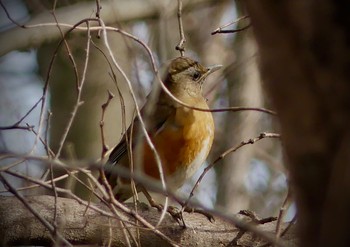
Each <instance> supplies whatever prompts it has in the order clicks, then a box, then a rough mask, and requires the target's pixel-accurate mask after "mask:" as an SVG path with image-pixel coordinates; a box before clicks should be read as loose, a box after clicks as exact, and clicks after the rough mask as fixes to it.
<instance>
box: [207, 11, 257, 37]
mask: <svg viewBox="0 0 350 247" xmlns="http://www.w3.org/2000/svg"><path fill="white" fill-rule="evenodd" d="M247 18H249V16H247V15H246V16H243V17H240V18H238V19H237V20H235V21H232V22H230V23H228V24H225V25H223V26H221V27H218V28H217V29H215V30H214V31H213V32H211V35H214V34H217V33H236V32H240V31H243V30H246V29H247V28H249V27H250V26H251V24H250V23H249V24H248V25H246V26H245V27H242V28H237V29H231V30H223V29H224V28H225V27H228V26H231V25H233V24H236V23H237V22H240V21H241V20H244V19H247Z"/></svg>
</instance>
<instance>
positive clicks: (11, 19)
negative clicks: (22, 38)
mask: <svg viewBox="0 0 350 247" xmlns="http://www.w3.org/2000/svg"><path fill="white" fill-rule="evenodd" d="M0 5H1V7H2V8H3V10H4V11H5V14H6V16H7V18H8V19H9V20H10V21H11V22H12V23H13V24H15V25H16V26H18V27H21V28H25V27H26V26H25V25H22V24H20V23H18V22H17V21H16V20H15V19H13V18H12V17H11V15H10V13H9V12H8V10H7V9H6V7H5V4H4V3H3V2H2V0H0Z"/></svg>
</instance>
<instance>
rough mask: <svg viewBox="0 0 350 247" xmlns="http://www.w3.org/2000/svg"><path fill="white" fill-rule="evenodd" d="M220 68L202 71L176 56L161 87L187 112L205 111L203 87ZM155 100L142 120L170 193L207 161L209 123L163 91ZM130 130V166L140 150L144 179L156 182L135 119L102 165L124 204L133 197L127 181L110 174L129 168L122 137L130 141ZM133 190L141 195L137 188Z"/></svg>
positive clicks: (209, 116)
mask: <svg viewBox="0 0 350 247" xmlns="http://www.w3.org/2000/svg"><path fill="white" fill-rule="evenodd" d="M220 67H221V66H220V65H216V66H211V67H205V66H203V65H201V64H200V63H198V62H196V61H194V60H192V59H190V58H187V57H178V58H175V59H173V60H171V61H170V64H169V66H168V67H167V70H166V73H165V77H164V78H163V82H164V85H165V86H166V87H167V89H168V90H169V91H170V92H171V94H172V95H173V96H175V97H176V98H177V99H178V100H180V101H181V102H183V103H185V104H187V105H189V106H192V107H197V108H203V109H208V105H207V100H206V98H205V97H203V94H202V86H203V82H204V81H205V79H206V78H207V76H208V75H209V74H211V73H212V72H214V71H216V70H218V69H219V68H220ZM157 96H158V98H157V100H156V101H155V104H154V103H153V104H154V105H153V107H152V108H151V111H150V112H149V114H148V116H147V119H145V122H146V129H147V132H148V134H149V135H150V138H151V140H152V143H153V144H154V146H155V148H156V150H157V152H158V154H159V157H160V159H161V164H162V168H163V171H164V175H165V181H166V184H167V187H168V188H169V189H171V190H174V191H175V190H177V189H178V188H180V187H181V186H182V185H183V184H184V183H185V181H186V180H187V179H188V178H190V177H191V176H192V175H193V174H194V173H195V172H196V171H197V169H198V168H199V167H200V166H201V165H202V164H203V163H204V161H205V160H206V158H207V156H208V153H209V151H210V149H211V146H212V143H213V137H214V121H213V117H212V114H211V112H205V111H199V110H195V109H191V108H189V107H186V106H183V105H181V104H179V103H177V102H176V101H174V100H173V99H171V98H170V97H169V95H168V94H167V93H166V92H165V91H164V90H161V91H160V93H159V94H158V95H157ZM148 104H149V102H146V104H145V106H144V107H143V109H142V110H141V115H146V113H145V112H146V109H147V106H148ZM132 128H133V138H132V140H129V141H131V142H132V150H133V152H132V153H133V161H134V163H136V161H135V160H137V158H136V156H137V155H138V153H137V152H136V150H137V148H138V145H143V148H141V149H142V152H141V153H142V156H143V157H141V169H142V170H143V172H144V174H146V175H148V176H150V177H153V178H156V179H159V170H158V168H157V163H156V160H155V157H154V153H153V152H152V150H151V149H150V147H149V144H148V143H147V141H146V140H145V138H139V137H140V135H141V136H142V135H143V133H142V130H141V128H140V121H139V119H138V118H137V117H136V118H135V119H134V123H133V124H131V126H130V127H129V129H128V131H127V132H126V134H124V137H123V138H122V140H121V142H120V143H119V144H118V145H117V146H116V147H115V148H114V150H113V151H112V153H111V154H110V156H109V160H108V162H107V164H106V166H105V174H106V178H107V180H108V182H109V183H110V185H111V187H112V189H113V192H114V194H115V197H116V199H117V200H119V201H125V200H127V199H129V198H130V197H131V196H132V195H133V193H132V189H131V186H130V180H128V179H125V178H121V177H118V175H117V174H116V173H115V172H111V171H113V166H114V165H122V166H126V167H128V166H129V163H130V159H129V155H128V150H127V149H128V144H127V139H126V138H129V137H130V133H131V129H132ZM126 135H128V137H127V136H126ZM135 169H137V167H136V166H135ZM137 188H138V190H140V186H137ZM150 203H151V202H150Z"/></svg>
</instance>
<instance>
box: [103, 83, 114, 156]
mask: <svg viewBox="0 0 350 247" xmlns="http://www.w3.org/2000/svg"><path fill="white" fill-rule="evenodd" d="M107 92H108V98H107V101H106V103H104V104H102V106H101V108H102V113H101V114H102V115H101V120H100V131H101V142H102V152H101V160H102V159H104V157H105V155H106V152H107V151H108V146H107V144H106V140H105V134H104V128H103V127H104V124H105V122H104V118H105V113H106V109H107V107H108V105H109V103H110V102H111V100H112V99H113V98H114V94H113V93H112V92H111V91H109V90H107Z"/></svg>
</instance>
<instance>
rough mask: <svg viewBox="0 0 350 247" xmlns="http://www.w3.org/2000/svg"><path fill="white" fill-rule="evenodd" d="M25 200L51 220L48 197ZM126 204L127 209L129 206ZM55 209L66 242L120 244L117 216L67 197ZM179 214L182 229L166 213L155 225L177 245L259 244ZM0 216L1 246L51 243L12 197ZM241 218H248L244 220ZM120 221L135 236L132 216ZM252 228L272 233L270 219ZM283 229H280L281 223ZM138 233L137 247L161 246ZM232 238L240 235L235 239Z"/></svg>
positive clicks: (144, 211) (152, 215)
mask: <svg viewBox="0 0 350 247" xmlns="http://www.w3.org/2000/svg"><path fill="white" fill-rule="evenodd" d="M25 198H26V200H27V202H28V203H29V205H30V207H32V208H33V209H35V210H36V211H37V212H40V215H41V217H42V218H44V219H45V220H47V221H48V222H50V223H53V216H54V208H55V205H54V202H55V200H54V197H53V196H30V197H25ZM96 206H97V207H99V208H101V209H103V210H105V211H108V208H107V206H105V205H102V204H96ZM129 206H130V208H132V207H133V204H130V205H129ZM56 208H57V222H58V223H59V224H58V226H57V229H58V231H59V232H60V234H61V235H62V236H63V237H64V238H65V239H66V240H68V241H69V242H70V243H72V244H98V245H102V244H103V243H106V242H107V241H109V239H110V238H111V243H112V245H113V246H126V243H125V242H124V237H123V232H122V229H121V228H120V224H118V222H119V220H118V219H116V218H113V217H107V216H105V215H101V213H99V212H96V211H95V210H93V209H91V208H89V209H88V210H86V206H84V205H81V204H79V203H78V202H77V201H75V200H73V199H67V198H57V205H56ZM138 213H139V214H140V215H142V217H145V218H146V219H147V220H148V221H149V222H151V223H152V224H156V223H157V221H158V219H159V216H160V213H159V212H158V211H157V210H156V209H153V208H149V207H148V206H147V205H145V204H140V205H139V208H138ZM111 215H112V214H111ZM184 217H185V220H186V223H187V225H188V227H187V228H183V227H182V226H179V225H178V224H177V223H176V222H175V221H174V220H173V219H172V218H171V217H170V216H169V215H166V217H165V219H164V221H163V223H162V224H161V225H160V227H159V230H160V231H161V232H163V233H164V234H165V235H167V236H169V237H170V238H171V239H172V240H174V241H175V242H177V243H178V244H179V245H180V246H194V245H198V246H219V245H224V246H226V245H228V244H230V243H235V244H237V245H238V244H239V245H241V246H242V245H243V246H258V245H261V244H264V242H263V241H261V240H259V239H258V238H256V237H254V236H253V235H252V234H250V233H244V232H241V231H240V230H239V229H238V228H236V227H234V226H232V225H231V224H229V223H227V222H225V221H224V220H222V219H218V218H216V221H215V222H213V223H211V222H209V221H208V220H207V219H206V217H204V216H203V215H200V214H195V213H193V214H188V213H184ZM241 217H244V216H241ZM0 218H1V219H2V220H1V221H0V229H3V230H2V232H1V233H0V242H1V243H2V244H5V245H23V244H26V245H27V244H31V245H48V244H50V243H51V238H50V233H49V232H48V231H47V229H46V228H45V227H44V226H43V225H42V224H41V223H40V222H39V220H38V219H37V218H36V217H35V216H34V215H33V214H31V213H30V212H29V211H28V210H27V208H26V207H25V206H24V205H23V204H22V203H21V202H20V201H19V200H18V199H17V198H16V197H0ZM244 219H247V220H249V219H248V218H244ZM126 222H129V223H128V224H127V225H128V226H129V232H130V233H131V234H134V236H136V228H137V225H136V224H135V225H133V224H132V222H134V220H133V218H132V217H131V216H130V217H129V218H128V219H127V220H126ZM110 226H112V231H111V232H112V235H110V230H109V229H110ZM258 227H259V228H260V229H261V230H264V231H266V232H269V233H271V234H273V231H274V228H275V222H270V223H267V224H264V225H260V226H258ZM283 227H284V228H285V227H286V225H284V226H283ZM293 229H294V227H292V230H290V231H289V233H287V234H286V235H285V236H283V238H282V239H283V240H287V241H288V243H287V242H286V243H287V245H286V246H296V240H295V234H294V230H293ZM139 231H140V238H141V239H140V241H141V245H142V246H165V245H166V244H167V243H166V242H165V241H164V240H162V239H160V238H159V237H156V236H155V235H154V234H153V233H151V232H150V231H148V230H145V229H142V228H140V227H139ZM242 233H243V234H242ZM241 235H242V236H241ZM237 236H241V237H240V238H239V239H238V240H237ZM232 241H234V242H232ZM233 246H236V245H233Z"/></svg>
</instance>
